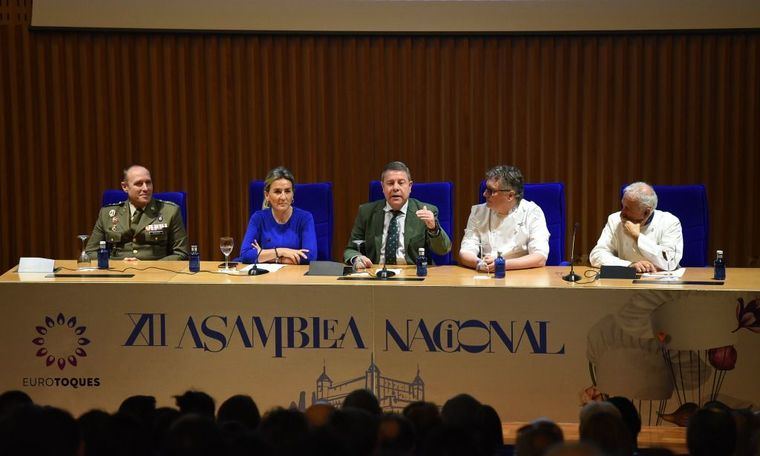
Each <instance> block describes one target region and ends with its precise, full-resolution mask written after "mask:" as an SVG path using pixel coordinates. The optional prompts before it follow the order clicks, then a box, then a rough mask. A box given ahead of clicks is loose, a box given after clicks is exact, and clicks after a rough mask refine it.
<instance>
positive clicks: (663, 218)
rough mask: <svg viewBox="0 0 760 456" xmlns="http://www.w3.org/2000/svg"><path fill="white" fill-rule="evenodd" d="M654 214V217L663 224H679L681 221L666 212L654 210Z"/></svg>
mask: <svg viewBox="0 0 760 456" xmlns="http://www.w3.org/2000/svg"><path fill="white" fill-rule="evenodd" d="M654 213H655V217H659V219H660V220H661V221H662V222H663V223H668V224H670V223H681V220H680V219H679V218H678V217H677V216H676V215H675V214H672V213H670V212H668V211H661V210H659V209H656V210H655V211H654Z"/></svg>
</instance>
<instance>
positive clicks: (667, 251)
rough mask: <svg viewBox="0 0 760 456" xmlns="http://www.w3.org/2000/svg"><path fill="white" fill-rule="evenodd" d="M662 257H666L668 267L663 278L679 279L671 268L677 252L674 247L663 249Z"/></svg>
mask: <svg viewBox="0 0 760 456" xmlns="http://www.w3.org/2000/svg"><path fill="white" fill-rule="evenodd" d="M662 257H663V258H664V259H665V264H666V268H667V271H666V272H665V277H663V280H679V277H677V276H675V275H673V271H672V270H671V267H672V266H674V265H672V264H671V262H672V261H673V260H675V259H676V252H675V251H673V249H665V250H663V251H662Z"/></svg>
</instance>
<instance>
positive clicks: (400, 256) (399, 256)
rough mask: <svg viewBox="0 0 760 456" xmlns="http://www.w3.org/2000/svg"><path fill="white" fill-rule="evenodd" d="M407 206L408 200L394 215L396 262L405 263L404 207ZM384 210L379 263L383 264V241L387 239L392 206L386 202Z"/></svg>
mask: <svg viewBox="0 0 760 456" xmlns="http://www.w3.org/2000/svg"><path fill="white" fill-rule="evenodd" d="M407 207H409V200H407V201H406V203H404V205H403V206H401V209H399V210H400V211H401V213H400V214H399V215H398V217H396V223H398V250H396V264H406V249H404V223H405V222H406V209H407ZM383 210H384V211H385V222H383V245H382V247H380V264H385V241H386V240H387V239H388V227H389V226H390V225H391V219H392V218H393V208H392V207H391V205H390V204H388V203H387V202H386V203H385V207H384V208H383Z"/></svg>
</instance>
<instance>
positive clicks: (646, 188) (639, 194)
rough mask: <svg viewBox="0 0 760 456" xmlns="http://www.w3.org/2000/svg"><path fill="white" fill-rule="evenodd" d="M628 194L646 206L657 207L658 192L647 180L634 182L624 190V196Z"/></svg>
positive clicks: (653, 208)
mask: <svg viewBox="0 0 760 456" xmlns="http://www.w3.org/2000/svg"><path fill="white" fill-rule="evenodd" d="M626 196H628V197H630V198H632V199H634V200H636V201H638V202H639V204H641V205H642V206H644V207H648V208H649V209H652V210H655V209H657V193H655V192H654V188H652V186H651V185H649V184H647V183H646V182H634V183H632V184H630V185H628V186H627V187H626V188H625V189H624V190H623V198H625V197H626Z"/></svg>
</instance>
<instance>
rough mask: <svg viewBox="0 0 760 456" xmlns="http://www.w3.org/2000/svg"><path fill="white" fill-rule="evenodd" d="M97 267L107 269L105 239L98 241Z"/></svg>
mask: <svg viewBox="0 0 760 456" xmlns="http://www.w3.org/2000/svg"><path fill="white" fill-rule="evenodd" d="M98 269H108V247H106V241H100V248H98Z"/></svg>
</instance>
